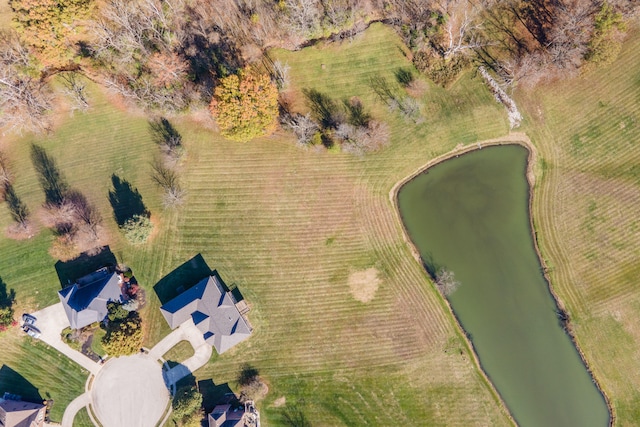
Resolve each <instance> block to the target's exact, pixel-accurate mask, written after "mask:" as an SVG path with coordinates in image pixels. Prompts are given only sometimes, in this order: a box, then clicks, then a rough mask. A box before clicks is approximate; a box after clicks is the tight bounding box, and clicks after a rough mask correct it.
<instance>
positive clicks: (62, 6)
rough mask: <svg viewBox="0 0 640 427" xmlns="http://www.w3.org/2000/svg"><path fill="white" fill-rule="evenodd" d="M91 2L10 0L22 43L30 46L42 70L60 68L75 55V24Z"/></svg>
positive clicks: (78, 0) (89, 7) (87, 13)
mask: <svg viewBox="0 0 640 427" xmlns="http://www.w3.org/2000/svg"><path fill="white" fill-rule="evenodd" d="M92 3H93V0H9V5H10V6H11V9H12V10H13V13H14V17H13V20H14V22H15V24H16V27H17V30H18V32H19V33H20V35H21V36H22V38H23V40H24V41H25V42H26V43H27V44H29V45H31V46H33V47H34V48H35V50H36V53H37V54H38V57H39V59H40V60H41V61H42V63H43V64H44V65H45V66H49V65H53V66H60V65H63V64H64V63H66V62H67V61H68V60H69V59H70V58H71V57H72V56H73V55H74V51H73V50H74V46H73V44H74V42H75V41H77V37H78V34H77V31H78V28H77V26H78V25H77V24H78V22H79V21H81V20H82V19H84V18H86V17H87V16H88V15H89V13H90V10H91V6H92Z"/></svg>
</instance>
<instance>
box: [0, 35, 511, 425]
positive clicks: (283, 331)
mask: <svg viewBox="0 0 640 427" xmlns="http://www.w3.org/2000/svg"><path fill="white" fill-rule="evenodd" d="M273 56H274V57H278V58H280V59H281V60H283V61H285V62H287V63H288V64H289V65H290V66H291V67H292V69H291V74H292V90H295V91H299V90H301V89H303V88H315V89H317V90H320V91H322V92H326V93H328V94H330V95H331V96H333V97H335V98H336V100H340V99H341V98H342V97H351V96H358V97H359V98H360V99H361V100H362V101H363V103H364V105H365V107H366V108H367V109H370V110H371V111H372V113H373V114H374V116H375V117H376V118H378V119H379V120H382V121H386V122H388V123H389V125H390V126H391V129H392V144H391V146H390V147H389V148H388V149H386V150H385V151H383V152H381V153H379V154H375V155H371V156H367V157H364V158H360V157H354V156H351V155H344V154H334V153H329V152H317V151H314V150H308V151H307V150H303V149H300V148H298V147H296V146H295V143H294V141H293V140H292V139H291V137H290V136H288V135H286V134H285V133H282V132H281V133H279V134H276V135H274V136H272V137H269V138H263V139H260V140H256V141H253V142H251V143H247V144H239V143H234V142H230V141H225V140H224V139H222V138H221V137H220V136H219V135H218V134H216V133H214V132H211V131H208V130H205V129H204V128H203V127H201V126H198V124H197V123H194V122H193V121H191V120H190V119H188V118H183V119H181V120H179V121H176V122H175V123H176V126H177V128H178V129H179V131H181V132H182V134H183V137H184V144H185V147H186V157H185V159H184V163H183V164H182V166H181V168H182V177H183V185H184V186H185V188H186V189H187V191H188V194H187V199H186V202H185V204H184V206H182V207H181V208H179V209H178V210H177V211H175V212H166V211H162V209H161V207H160V194H159V191H158V190H157V189H156V188H155V187H154V186H153V184H152V182H151V180H150V178H149V170H150V166H149V162H150V161H151V158H152V157H153V155H154V154H155V153H156V152H157V148H156V147H155V146H154V145H153V143H152V142H151V139H150V137H149V134H148V131H147V124H146V120H145V118H144V117H143V116H141V115H136V114H131V113H127V112H125V111H123V110H120V109H118V108H116V107H114V106H113V105H112V104H111V103H110V102H109V101H108V99H107V98H106V97H105V96H104V95H103V94H102V93H101V92H100V91H98V90H95V89H94V91H93V93H92V95H93V103H94V105H93V107H92V110H91V111H90V112H89V113H87V114H82V113H76V114H75V115H74V116H73V117H69V118H65V119H64V120H63V122H62V124H61V125H60V127H59V128H58V129H57V131H56V132H55V133H53V134H52V135H50V136H35V137H34V136H27V137H24V138H22V139H19V138H16V139H15V140H13V141H7V142H6V143H5V144H4V145H5V147H6V148H5V149H6V151H7V152H8V153H9V155H10V157H11V159H12V162H13V164H14V167H15V170H16V171H17V173H16V175H17V179H16V190H17V192H18V194H20V195H21V196H23V198H24V200H25V201H26V202H27V203H28V205H29V207H30V208H31V210H32V211H33V212H36V211H37V210H38V209H39V208H38V206H39V205H40V204H41V203H42V201H43V198H44V197H43V195H42V192H41V190H40V189H39V186H38V183H37V180H36V178H35V174H34V171H33V168H32V166H31V164H30V161H29V149H28V145H29V144H30V143H31V142H37V143H39V144H41V145H43V146H44V147H45V148H46V149H47V150H48V152H49V153H50V154H51V155H52V156H54V157H55V158H56V159H57V161H58V164H59V166H60V169H61V170H62V172H63V173H64V174H65V176H66V178H67V180H68V182H69V183H70V185H71V186H73V187H75V188H78V189H79V190H81V191H83V192H84V193H85V194H86V195H87V196H88V197H89V199H90V200H91V201H92V202H93V203H95V204H96V206H98V207H99V209H100V211H101V212H102V215H103V217H104V219H105V224H106V226H107V229H108V232H109V234H110V237H111V250H112V251H113V253H114V254H115V255H116V257H117V258H118V260H119V261H122V262H125V263H127V264H128V265H130V266H131V267H132V268H133V270H134V273H135V275H136V277H137V278H138V280H139V282H140V283H141V284H142V285H143V286H144V287H145V289H146V291H147V296H148V304H147V307H146V309H145V312H144V316H145V320H146V330H147V337H148V339H147V345H149V346H151V345H153V344H154V343H155V342H157V341H159V340H160V339H161V338H162V337H163V336H164V335H165V334H166V333H167V332H168V327H167V325H166V323H165V321H164V319H162V317H161V316H160V313H159V310H157V308H158V306H159V305H160V304H159V301H158V299H157V297H156V295H155V293H154V291H153V285H154V284H155V283H156V282H157V281H158V280H160V279H161V278H162V277H164V276H165V275H166V274H168V273H170V272H171V271H172V270H173V269H174V268H176V267H178V266H179V265H181V264H182V263H183V262H185V261H187V260H189V259H190V258H191V257H193V256H194V255H196V254H198V253H201V254H202V255H203V258H204V260H205V261H206V262H207V263H208V264H209V266H210V267H212V268H217V269H218V270H219V271H220V273H221V275H222V277H223V278H224V279H225V280H226V281H227V282H228V283H229V284H236V285H237V286H238V287H239V289H240V291H241V292H242V293H243V295H244V297H245V298H246V299H247V301H248V302H249V304H250V305H251V307H252V311H251V312H250V313H249V318H250V320H251V322H252V324H253V326H254V327H255V333H254V335H253V336H252V337H251V339H250V340H248V341H247V342H245V343H243V344H242V345H240V346H238V347H237V348H235V349H233V350H231V351H229V352H228V353H225V354H224V355H222V356H217V355H214V356H213V357H212V361H211V363H210V364H209V365H208V366H206V367H205V368H202V369H201V370H199V371H198V372H197V373H196V376H197V379H198V380H208V379H211V380H213V382H214V383H215V384H216V385H219V384H225V383H229V384H230V385H231V386H232V388H235V389H236V390H237V388H236V384H235V379H236V377H237V374H238V372H239V371H240V369H241V366H242V365H243V364H245V363H248V364H250V365H252V366H254V367H255V368H257V369H258V370H259V371H260V373H261V375H262V376H263V378H264V379H265V381H267V382H268V384H269V388H270V392H269V395H268V396H267V398H266V400H265V401H264V403H263V404H262V405H261V409H262V413H263V419H264V420H265V423H267V424H268V425H279V424H282V423H284V422H285V416H286V415H287V414H288V415H290V416H300V414H303V415H302V416H304V417H306V419H308V420H310V421H312V422H313V423H314V424H317V425H363V424H371V425H393V424H397V423H402V422H404V423H408V424H412V423H413V424H416V423H418V424H425V423H426V424H431V425H434V424H447V425H504V424H508V419H507V417H506V415H505V412H504V411H503V409H501V407H500V405H499V404H498V403H497V400H496V397H495V395H494V394H493V392H492V391H491V389H490V387H489V386H488V385H487V384H486V383H485V382H484V380H483V379H482V376H481V375H480V374H479V372H478V370H477V368H476V366H475V365H474V363H473V362H472V359H471V357H470V354H469V351H468V349H467V348H466V347H465V345H464V343H463V341H462V340H461V339H460V337H459V336H458V335H457V332H456V329H455V327H454V326H453V322H452V318H451V316H450V314H449V313H448V312H447V310H446V308H445V306H444V304H443V302H442V300H441V299H440V297H439V296H438V295H437V293H436V292H435V291H434V290H433V289H432V286H431V285H430V283H429V281H428V279H427V277H426V275H425V273H424V272H423V271H422V269H421V267H420V266H419V265H418V264H417V263H416V262H415V261H414V260H413V258H412V257H411V255H410V252H409V250H408V248H407V246H406V245H405V243H404V241H403V238H402V234H401V228H400V224H399V223H398V222H397V219H396V216H395V213H394V211H393V208H392V205H391V203H390V201H389V198H388V192H389V190H390V188H391V187H392V185H393V184H394V183H395V182H396V181H398V180H399V179H401V178H402V177H404V176H405V175H407V174H408V173H410V172H411V171H412V170H414V169H415V168H417V167H418V166H419V165H421V164H423V163H425V162H426V161H428V160H429V159H430V158H432V157H433V156H434V155H438V154H442V153H444V152H446V151H448V150H450V149H451V148H453V147H455V146H456V145H458V144H461V143H472V142H474V141H476V140H477V139H485V138H489V137H495V136H500V135H503V134H505V133H506V132H507V125H506V117H505V114H504V112H503V110H502V108H501V107H500V106H499V105H498V104H496V103H495V102H494V101H493V99H492V97H491V95H490V94H489V93H488V92H487V91H486V90H485V89H484V87H483V86H482V84H481V82H480V80H479V79H478V78H476V77H475V76H473V75H471V74H468V75H465V76H464V77H463V78H462V79H461V80H460V81H459V82H458V83H456V84H455V85H454V86H453V87H452V88H451V89H450V90H448V91H445V90H443V89H441V88H436V87H435V86H433V85H430V84H429V85H428V89H427V92H426V94H425V96H424V98H423V99H422V101H421V102H422V103H423V113H424V115H425V121H424V123H423V124H421V125H420V126H415V125H413V124H412V123H409V122H405V121H404V120H402V119H401V118H399V116H396V114H395V113H394V114H391V115H389V114H388V112H387V110H386V107H385V106H383V105H382V104H381V103H380V102H379V101H377V100H376V99H375V96H374V95H373V92H372V91H371V89H370V88H369V86H368V80H369V77H370V76H372V75H375V74H377V73H382V74H383V75H384V76H386V77H387V78H388V79H389V81H394V80H393V79H394V76H393V72H394V71H395V70H396V69H397V68H399V67H407V66H409V65H410V63H409V61H408V60H407V59H406V58H405V57H404V54H403V47H402V46H401V43H400V42H399V40H398V38H397V37H396V36H395V34H394V33H393V32H392V31H391V30H389V29H387V28H384V27H382V26H380V25H375V26H373V27H372V28H371V29H370V30H368V31H367V32H366V33H365V34H364V35H363V36H359V37H358V38H357V39H355V40H354V41H353V42H344V43H343V44H342V45H340V46H338V45H329V46H327V47H319V48H315V47H314V48H308V49H305V50H303V51H301V52H297V53H293V54H290V53H285V52H275V53H273ZM322 63H324V64H325V69H324V70H322V67H321V64H322ZM356 65H357V67H356ZM327 71H330V72H331V74H330V75H327V74H326V72H327ZM302 107H303V105H302V104H300V108H302ZM114 173H115V174H116V175H118V176H119V177H121V178H123V179H126V180H128V181H130V182H131V183H132V185H133V186H134V187H136V188H138V190H139V191H140V193H141V194H142V197H143V201H144V202H145V203H146V204H147V207H148V208H149V209H150V210H151V212H152V215H153V216H154V218H155V222H156V223H157V224H158V233H157V234H156V235H155V236H154V239H153V241H152V242H150V243H148V244H147V245H144V246H142V247H131V246H129V245H127V244H126V243H125V242H124V241H123V239H122V238H121V237H120V235H119V233H118V231H117V228H116V225H115V222H114V220H113V217H112V211H111V207H110V205H109V202H108V199H107V194H108V190H109V188H110V183H111V175H112V174H114ZM0 212H1V213H0V226H2V227H4V226H6V225H7V224H9V218H8V214H7V212H6V210H5V209H4V208H2V210H1V211H0ZM52 239H53V237H52V236H51V234H50V232H48V231H46V230H43V231H42V232H41V233H40V234H39V235H38V236H37V237H35V238H33V239H32V240H30V241H26V242H20V243H16V242H13V241H9V240H7V239H6V238H4V237H2V238H0V277H2V279H3V280H4V282H5V283H6V284H7V286H8V287H9V288H13V289H15V290H16V292H17V298H18V301H19V304H20V305H21V309H35V308H37V307H42V306H45V305H47V304H51V303H54V302H56V301H57V296H56V291H57V290H59V289H60V283H59V281H58V277H57V275H56V271H55V268H54V263H55V260H54V259H53V258H51V257H50V256H49V255H48V253H47V249H48V247H49V245H50V243H51V241H52ZM369 267H374V268H376V269H377V271H378V277H379V279H380V284H379V288H378V289H377V291H376V293H375V297H374V299H373V300H372V301H370V302H368V303H366V304H365V303H362V302H360V301H357V300H356V299H355V298H354V297H353V296H352V294H351V293H350V290H349V286H348V277H349V275H350V274H351V273H353V272H357V271H361V270H364V269H367V268H369ZM179 285H180V284H176V286H179ZM5 339H6V338H0V345H1V344H3V343H4V340H5ZM24 340H26V338H24ZM25 342H27V341H25ZM27 343H29V342H27ZM11 345H13V346H14V347H15V345H14V344H11ZM30 352H31V349H30V347H29V346H28V345H24V346H20V347H19V348H18V349H16V350H15V351H14V353H12V355H8V354H5V353H1V354H0V363H4V364H7V365H9V364H14V365H15V364H16V361H17V360H21V358H23V359H25V360H26V359H28V357H29V355H30ZM16 370H17V369H16ZM55 380H56V378H55V377H52V378H51V379H50V381H52V382H53V381H55ZM40 387H41V388H42V387H43V386H40ZM71 394H72V393H71V392H69V393H68V395H71ZM281 397H284V398H285V402H286V403H285V404H284V405H280V404H281V403H282V399H280V400H278V404H279V405H274V402H275V401H276V400H277V399H279V398H281Z"/></svg>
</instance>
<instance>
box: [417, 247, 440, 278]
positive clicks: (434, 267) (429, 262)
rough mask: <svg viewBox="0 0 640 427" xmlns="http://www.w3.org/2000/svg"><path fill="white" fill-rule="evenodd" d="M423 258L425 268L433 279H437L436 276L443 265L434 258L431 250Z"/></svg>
mask: <svg viewBox="0 0 640 427" xmlns="http://www.w3.org/2000/svg"><path fill="white" fill-rule="evenodd" d="M421 259H422V265H423V267H424V269H425V270H427V274H429V276H431V278H432V279H433V280H436V276H437V274H438V271H440V269H441V268H442V265H440V264H438V263H437V262H436V261H435V260H434V259H433V254H431V253H430V252H429V253H427V254H426V255H425V256H422V257H421Z"/></svg>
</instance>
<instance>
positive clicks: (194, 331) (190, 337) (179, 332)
mask: <svg viewBox="0 0 640 427" xmlns="http://www.w3.org/2000/svg"><path fill="white" fill-rule="evenodd" d="M183 340H186V341H189V343H190V344H191V346H192V347H193V351H194V354H193V356H191V357H190V358H188V359H187V360H185V361H183V362H182V363H180V364H179V365H177V366H174V367H173V368H171V369H169V370H168V371H167V372H165V373H164V377H165V382H166V384H167V387H172V386H173V385H175V383H177V382H178V381H179V380H181V379H182V378H184V377H186V376H187V375H189V374H191V373H193V372H195V371H196V370H197V369H199V368H200V367H202V366H204V365H206V364H207V362H208V361H209V359H211V353H212V348H211V346H210V345H209V344H207V343H206V342H205V341H204V337H203V336H202V332H200V330H199V329H198V328H197V327H196V325H194V324H193V320H191V319H189V320H187V321H186V322H184V323H183V324H182V325H180V326H178V327H177V328H176V329H175V330H174V331H173V332H171V333H170V334H169V335H167V336H166V337H164V339H163V340H162V341H160V342H159V343H158V344H156V345H155V347H153V348H152V349H151V350H150V351H149V357H151V358H153V359H160V358H161V357H162V355H163V354H165V353H166V352H167V351H169V350H170V349H171V348H172V347H173V346H174V345H176V344H177V343H178V342H180V341H183Z"/></svg>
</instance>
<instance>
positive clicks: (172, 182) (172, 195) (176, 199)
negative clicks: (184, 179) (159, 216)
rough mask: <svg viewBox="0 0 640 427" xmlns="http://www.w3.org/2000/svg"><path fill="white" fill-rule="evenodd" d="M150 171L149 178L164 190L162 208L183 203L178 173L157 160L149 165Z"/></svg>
mask: <svg viewBox="0 0 640 427" xmlns="http://www.w3.org/2000/svg"><path fill="white" fill-rule="evenodd" d="M151 169H152V173H151V178H152V179H153V180H154V181H155V183H156V184H157V185H158V186H159V187H161V188H162V189H164V195H163V199H162V203H163V205H164V207H165V208H171V207H176V206H179V205H181V204H182V202H183V201H184V196H185V191H184V190H183V189H182V187H181V186H180V180H179V178H178V173H177V172H176V171H175V169H173V168H171V167H167V166H166V165H164V164H163V163H162V162H161V161H160V160H158V159H156V161H154V162H153V163H152V164H151Z"/></svg>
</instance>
